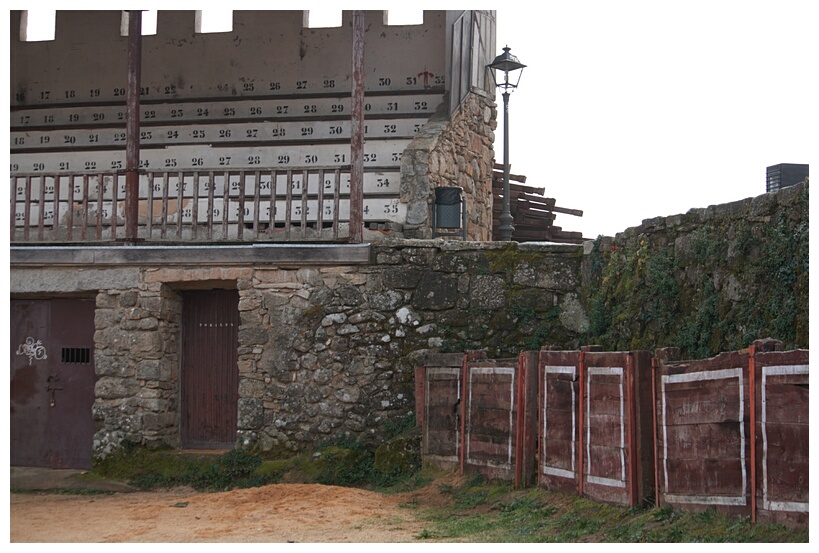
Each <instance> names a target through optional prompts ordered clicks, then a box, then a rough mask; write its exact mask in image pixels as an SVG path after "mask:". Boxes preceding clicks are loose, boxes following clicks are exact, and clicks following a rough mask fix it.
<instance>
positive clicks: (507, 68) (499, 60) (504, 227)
mask: <svg viewBox="0 0 819 553" xmlns="http://www.w3.org/2000/svg"><path fill="white" fill-rule="evenodd" d="M509 50H510V48H509V47H508V46H506V47H504V49H503V54H501V55H499V56H498V57H496V58H495V61H493V62H492V63H490V64H489V65H487V67H488V68H489V69H493V70H500V71H503V82H500V83H499V82H498V79H497V77H496V76H495V71H492V80H493V81H494V82H495V86H496V87H498V88H502V89H503V208H502V210H501V216H500V227H499V228H498V231H499V234H500V239H501V240H502V241H504V242H509V241H510V240H512V233H513V232H514V231H515V227H514V226H512V220H513V219H512V213H511V212H510V210H509V94H510V90H509V89H512V88H517V87H518V83H520V77H521V75H522V74H523V68H524V67H526V66H525V65H523V64H522V63H520V61H519V60H518V58H516V57H515V56H513V55H512V54H510V53H509ZM518 70H520V73H518V78H517V80H516V81H515V83H514V84H512V83H511V82H509V73H510V72H514V71H518Z"/></svg>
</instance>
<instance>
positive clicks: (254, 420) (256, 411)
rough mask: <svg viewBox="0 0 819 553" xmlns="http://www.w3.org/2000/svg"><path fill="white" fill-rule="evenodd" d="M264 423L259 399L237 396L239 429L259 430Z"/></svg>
mask: <svg viewBox="0 0 819 553" xmlns="http://www.w3.org/2000/svg"><path fill="white" fill-rule="evenodd" d="M263 424H264V406H263V405H262V400H261V399H255V398H239V404H238V421H237V425H238V427H239V429H241V430H260V429H261V428H262V426H263Z"/></svg>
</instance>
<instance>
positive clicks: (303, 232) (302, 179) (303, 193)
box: [301, 169, 308, 238]
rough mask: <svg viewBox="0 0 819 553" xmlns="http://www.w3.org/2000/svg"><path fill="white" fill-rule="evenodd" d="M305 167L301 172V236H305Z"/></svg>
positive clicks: (306, 174) (306, 179)
mask: <svg viewBox="0 0 819 553" xmlns="http://www.w3.org/2000/svg"><path fill="white" fill-rule="evenodd" d="M307 182H308V173H307V169H305V170H304V171H302V173H301V237H302V238H305V237H306V236H307V188H308V186H307Z"/></svg>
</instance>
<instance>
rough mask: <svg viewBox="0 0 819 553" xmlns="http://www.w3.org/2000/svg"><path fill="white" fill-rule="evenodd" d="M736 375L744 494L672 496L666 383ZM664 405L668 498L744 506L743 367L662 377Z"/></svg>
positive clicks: (665, 471)
mask: <svg viewBox="0 0 819 553" xmlns="http://www.w3.org/2000/svg"><path fill="white" fill-rule="evenodd" d="M726 378H737V379H738V380H739V421H740V422H739V436H740V445H739V456H740V466H741V467H742V491H741V493H742V495H741V496H733V497H731V496H699V495H672V494H669V493H668V424H667V421H668V419H667V410H666V407H667V405H666V385H667V384H677V383H680V382H698V381H703V380H721V379H726ZM661 394H662V404H663V472H664V475H665V494H664V496H665V498H666V501H668V502H672V503H701V504H704V505H745V504H746V503H747V501H746V498H745V493H746V490H747V489H748V475H747V471H746V470H745V425H744V423H743V422H742V421H743V419H744V415H745V399H744V397H745V396H744V385H743V382H742V368H741V367H737V368H734V369H719V370H716V371H698V372H692V373H683V374H674V375H668V374H666V375H663V378H662V392H661Z"/></svg>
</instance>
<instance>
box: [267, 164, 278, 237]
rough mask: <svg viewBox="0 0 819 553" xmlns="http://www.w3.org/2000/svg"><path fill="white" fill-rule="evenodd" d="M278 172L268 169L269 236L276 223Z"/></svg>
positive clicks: (271, 235)
mask: <svg viewBox="0 0 819 553" xmlns="http://www.w3.org/2000/svg"><path fill="white" fill-rule="evenodd" d="M277 177H278V174H277V173H276V171H275V170H271V171H270V209H268V210H267V217H268V228H269V229H270V238H273V233H274V231H275V224H276V178H277Z"/></svg>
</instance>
